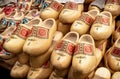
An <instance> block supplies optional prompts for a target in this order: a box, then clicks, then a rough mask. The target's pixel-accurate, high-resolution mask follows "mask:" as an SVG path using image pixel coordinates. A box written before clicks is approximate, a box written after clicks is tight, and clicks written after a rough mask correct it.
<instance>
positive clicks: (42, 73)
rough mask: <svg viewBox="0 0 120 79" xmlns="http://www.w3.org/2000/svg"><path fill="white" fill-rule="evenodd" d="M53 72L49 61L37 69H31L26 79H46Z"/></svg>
mask: <svg viewBox="0 0 120 79" xmlns="http://www.w3.org/2000/svg"><path fill="white" fill-rule="evenodd" d="M52 71H53V67H52V65H51V63H50V62H49V61H47V62H46V63H44V65H43V66H41V67H39V68H33V67H31V68H30V70H29V72H28V75H27V79H47V78H49V76H50V74H51V73H52Z"/></svg>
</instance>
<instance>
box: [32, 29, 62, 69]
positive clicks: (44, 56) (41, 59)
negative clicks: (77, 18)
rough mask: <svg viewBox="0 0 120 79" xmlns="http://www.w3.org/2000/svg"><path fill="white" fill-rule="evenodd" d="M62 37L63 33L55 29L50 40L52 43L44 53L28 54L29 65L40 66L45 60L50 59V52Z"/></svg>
mask: <svg viewBox="0 0 120 79" xmlns="http://www.w3.org/2000/svg"><path fill="white" fill-rule="evenodd" d="M62 37H63V34H62V33H61V32H59V31H56V32H55V35H54V38H53V40H52V44H51V46H50V48H49V49H48V50H47V52H46V53H45V54H42V55H39V56H30V66H31V67H40V66H42V65H43V64H44V63H45V62H47V61H48V60H49V59H50V56H51V53H52V51H53V49H54V48H55V46H56V44H57V43H58V42H59V41H60V40H61V38H62ZM36 61H38V62H36Z"/></svg>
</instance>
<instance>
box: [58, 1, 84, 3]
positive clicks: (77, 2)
mask: <svg viewBox="0 0 120 79" xmlns="http://www.w3.org/2000/svg"><path fill="white" fill-rule="evenodd" d="M68 1H72V2H75V3H84V2H85V0H58V2H59V3H66V2H68Z"/></svg>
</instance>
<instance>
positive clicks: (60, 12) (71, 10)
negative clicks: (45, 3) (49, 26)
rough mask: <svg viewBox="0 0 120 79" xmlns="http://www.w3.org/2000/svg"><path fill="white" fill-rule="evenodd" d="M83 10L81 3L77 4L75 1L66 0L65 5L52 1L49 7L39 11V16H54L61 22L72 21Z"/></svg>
mask: <svg viewBox="0 0 120 79" xmlns="http://www.w3.org/2000/svg"><path fill="white" fill-rule="evenodd" d="M82 11H83V4H82V3H81V4H77V3H75V2H70V1H69V2H66V3H65V5H63V4H61V3H59V2H57V1H53V2H52V3H51V4H50V6H49V7H47V8H46V9H44V10H43V11H42V12H41V18H42V19H46V18H54V19H58V18H59V20H60V21H61V22H62V23H72V22H74V21H75V20H76V19H77V18H79V16H80V15H81V12H82Z"/></svg>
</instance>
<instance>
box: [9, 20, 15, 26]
mask: <svg viewBox="0 0 120 79" xmlns="http://www.w3.org/2000/svg"><path fill="white" fill-rule="evenodd" d="M10 26H16V23H15V22H14V20H12V19H10V20H9V21H8V27H10Z"/></svg>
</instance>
